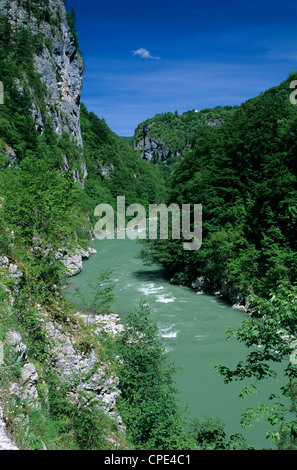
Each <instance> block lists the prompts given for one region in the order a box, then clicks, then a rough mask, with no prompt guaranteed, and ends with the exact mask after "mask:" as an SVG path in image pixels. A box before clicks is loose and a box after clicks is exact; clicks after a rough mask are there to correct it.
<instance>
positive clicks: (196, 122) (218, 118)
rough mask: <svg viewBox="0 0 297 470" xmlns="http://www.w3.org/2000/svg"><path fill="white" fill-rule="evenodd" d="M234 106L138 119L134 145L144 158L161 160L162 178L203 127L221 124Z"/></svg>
mask: <svg viewBox="0 0 297 470" xmlns="http://www.w3.org/2000/svg"><path fill="white" fill-rule="evenodd" d="M235 109H236V106H234V107H232V106H223V107H221V106H217V107H215V108H213V109H208V108H206V109H203V110H201V111H198V110H192V111H187V112H186V113H183V114H178V112H177V111H175V113H171V112H168V113H163V114H157V115H156V116H154V117H153V118H150V119H147V120H146V121H144V122H142V123H140V124H139V125H138V126H137V128H136V129H135V133H134V136H133V140H132V145H133V148H134V149H135V150H136V151H137V153H138V154H139V156H141V158H143V159H144V160H148V161H151V162H153V163H160V170H161V171H162V173H163V175H164V176H165V178H167V177H168V176H169V175H170V173H171V172H172V171H173V170H174V168H175V166H176V165H177V164H178V162H179V160H180V158H181V157H182V156H184V155H185V154H186V153H187V152H188V151H189V150H191V149H192V148H193V147H194V146H195V143H196V141H197V139H198V138H199V134H200V132H203V129H204V127H206V126H211V127H215V128H218V127H220V126H222V125H223V124H224V123H225V122H226V121H228V119H229V118H230V116H232V114H233V112H234V111H235Z"/></svg>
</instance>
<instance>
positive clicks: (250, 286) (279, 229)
mask: <svg viewBox="0 0 297 470" xmlns="http://www.w3.org/2000/svg"><path fill="white" fill-rule="evenodd" d="M294 79H296V73H291V74H290V77H289V78H288V79H287V80H285V81H284V82H283V83H281V84H280V85H279V86H277V87H273V88H271V89H269V90H267V91H266V92H265V93H261V94H260V95H259V96H258V97H255V98H253V99H251V100H248V101H247V102H246V103H243V104H242V105H241V106H240V107H239V108H238V109H236V110H235V112H234V113H233V114H232V116H231V117H230V119H229V120H228V122H226V124H225V125H224V126H221V127H219V128H216V127H210V126H207V127H205V128H204V129H203V131H202V132H201V134H200V136H199V139H198V140H197V143H196V145H195V147H194V149H193V150H192V151H190V152H189V153H188V154H187V155H186V156H185V157H184V159H183V160H182V161H181V162H180V164H179V165H178V166H177V167H176V169H175V172H174V174H173V175H172V178H171V181H170V188H171V189H170V195H169V202H175V203H178V204H179V205H181V204H190V203H191V204H202V205H203V243H202V248H201V249H200V250H198V251H195V252H191V253H185V252H184V251H183V249H182V245H181V244H180V243H179V242H178V241H170V240H169V241H168V242H167V241H159V242H153V243H152V244H151V250H150V249H148V250H146V249H145V253H144V256H145V257H146V258H152V259H154V260H157V261H161V262H163V263H164V264H165V265H166V266H167V267H168V269H169V270H170V271H171V274H172V275H174V277H175V280H176V281H177V282H181V283H186V284H188V285H191V283H192V282H193V281H195V282H194V285H195V287H196V288H200V290H211V291H221V293H223V294H225V295H226V296H227V297H229V298H230V299H231V300H232V302H233V303H241V302H244V301H245V300H244V299H245V296H246V295H248V294H253V293H257V294H260V295H263V296H266V295H268V292H269V290H270V289H274V288H275V287H276V286H277V285H278V283H280V282H282V283H283V282H288V283H293V282H295V280H296V275H297V255H296V253H297V246H296V237H295V230H294V227H295V224H296V204H297V196H296V194H297V192H296V189H297V180H296V178H297V175H296V120H297V113H296V105H294V104H292V103H291V102H290V94H291V89H290V84H291V82H292V80H294ZM196 278H199V279H198V282H196Z"/></svg>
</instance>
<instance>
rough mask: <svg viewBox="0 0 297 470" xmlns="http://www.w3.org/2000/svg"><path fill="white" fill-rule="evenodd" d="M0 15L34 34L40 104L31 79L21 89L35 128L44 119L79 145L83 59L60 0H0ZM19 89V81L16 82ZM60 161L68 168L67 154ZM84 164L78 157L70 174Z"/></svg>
mask: <svg viewBox="0 0 297 470" xmlns="http://www.w3.org/2000/svg"><path fill="white" fill-rule="evenodd" d="M0 15H3V16H5V17H6V18H8V20H9V23H10V25H11V28H12V30H16V29H21V28H27V29H29V30H30V31H31V33H32V34H33V35H34V37H35V41H36V44H39V47H35V51H34V68H35V71H36V73H38V74H39V75H40V79H41V81H42V83H43V85H44V86H45V93H44V96H43V101H44V104H45V110H44V109H42V108H41V105H40V101H39V100H38V99H37V97H36V94H35V93H34V90H33V89H32V86H31V83H30V81H29V80H27V83H26V87H25V90H24V92H25V93H26V94H30V97H31V101H32V116H33V117H34V120H35V125H36V129H37V130H38V131H39V132H40V133H42V132H43V131H44V128H45V122H50V125H51V127H52V129H53V130H54V132H55V133H56V134H58V135H60V136H62V135H63V134H64V133H66V134H67V135H69V136H70V138H71V139H72V140H73V142H74V143H75V144H77V145H78V147H80V148H82V146H83V143H82V137H81V128H80V104H81V91H82V83H83V69H84V63H83V59H82V57H81V55H80V53H79V51H78V45H77V41H76V38H75V36H74V34H73V32H72V31H71V28H70V26H69V21H68V19H67V14H66V10H65V5H64V2H63V0H46V1H45V0H40V1H39V0H37V1H36V0H35V1H34V2H29V1H27V0H12V1H11V0H0ZM18 86H19V88H20V89H22V88H24V85H23V84H19V85H18ZM64 165H65V168H66V169H69V162H68V160H67V156H66V155H65V158H64ZM86 174H87V170H86V165H85V163H84V162H83V159H82V161H81V165H80V168H79V167H78V168H76V169H75V170H74V176H75V177H76V178H78V177H79V176H80V177H82V179H83V178H85V177H86Z"/></svg>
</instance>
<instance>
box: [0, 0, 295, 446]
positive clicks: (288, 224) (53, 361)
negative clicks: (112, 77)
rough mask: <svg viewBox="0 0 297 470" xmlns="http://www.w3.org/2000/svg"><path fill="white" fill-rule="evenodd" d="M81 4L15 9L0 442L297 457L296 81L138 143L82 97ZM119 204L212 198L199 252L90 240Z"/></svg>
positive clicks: (21, 2) (166, 241)
mask: <svg viewBox="0 0 297 470" xmlns="http://www.w3.org/2000/svg"><path fill="white" fill-rule="evenodd" d="M65 3H66V2H64V1H63V0H46V1H44V0H34V1H32V0H31V1H29V0H13V1H7V0H0V33H1V34H0V64H1V69H0V73H1V76H0V79H1V85H3V90H4V96H3V100H1V104H0V348H1V350H0V358H1V363H0V449H3V450H5V449H7V450H15V449H20V450H106V451H108V450H137V451H141V450H162V451H165V450H181V449H183V450H184V449H187V450H194V451H196V450H206V449H211V450H235V449H236V450H237V449H249V448H251V447H253V448H255V449H263V448H266V447H267V448H269V449H271V448H272V447H274V446H276V447H277V448H280V449H283V448H284V449H288V448H289V449H296V444H295V436H296V435H297V427H296V426H297V425H296V394H295V385H296V376H297V369H296V364H293V363H292V362H290V357H291V352H292V349H291V344H292V341H293V340H294V339H295V338H296V335H297V330H296V311H297V308H296V299H297V293H296V285H295V282H296V275H297V263H296V253H297V242H296V237H295V227H296V220H297V215H296V214H297V210H296V207H297V196H296V194H297V193H296V189H297V171H296V168H297V166H296V150H297V145H296V138H295V135H296V131H295V129H296V123H297V115H296V107H294V105H292V103H291V102H290V99H289V97H290V93H291V92H292V88H291V87H290V84H291V82H292V81H293V80H294V79H296V77H297V72H294V71H292V72H291V73H290V75H289V77H288V78H287V79H286V80H285V81H283V82H282V83H281V84H280V85H278V86H275V87H273V88H271V89H268V90H266V91H265V92H263V93H261V94H260V95H259V96H257V97H255V98H252V99H250V100H247V101H246V102H245V103H243V104H242V105H240V106H234V107H233V106H223V107H220V106H218V107H215V108H213V109H205V110H202V111H199V112H196V111H195V110H192V111H188V112H186V113H183V114H181V115H179V114H178V113H177V112H175V113H170V112H165V113H164V114H158V115H156V116H155V117H152V118H150V119H148V120H146V121H144V122H143V123H140V124H139V126H138V127H137V128H136V130H135V135H134V137H133V138H131V139H128V140H127V139H124V138H121V137H120V136H118V135H116V134H115V133H114V132H112V131H111V129H110V128H109V127H108V125H107V123H106V122H105V120H104V119H100V118H99V117H98V116H97V115H96V114H95V113H94V112H90V111H88V109H87V107H86V106H85V105H84V104H83V103H82V102H81V99H82V98H81V96H82V84H83V71H84V62H83V59H82V53H81V51H80V48H79V40H78V35H77V31H76V29H75V15H74V14H73V13H71V12H67V11H66V7H65ZM2 101H3V103H2ZM118 197H120V198H122V200H123V201H124V205H125V207H124V209H127V208H129V207H131V206H133V205H137V207H140V206H141V207H142V208H143V209H144V211H145V214H146V213H147V210H148V209H149V208H150V207H151V205H154V207H155V206H156V205H159V204H162V203H163V204H167V206H169V205H170V204H176V205H177V206H178V207H183V206H185V205H188V206H189V207H195V205H203V241H202V245H201V246H200V245H199V249H197V250H185V249H184V245H183V243H184V240H183V239H182V238H177V237H170V235H171V234H172V231H173V228H174V227H172V226H169V227H168V229H169V236H168V237H167V238H166V237H165V238H157V237H153V239H147V240H144V243H143V244H142V245H138V244H137V243H136V241H135V240H131V239H130V238H129V237H121V236H119V237H118V239H116V237H114V238H115V239H109V240H108V239H107V240H94V237H95V235H96V233H95V231H94V230H95V227H96V223H98V217H102V216H103V212H104V211H101V212H100V213H98V212H96V207H98V205H101V204H104V205H105V207H107V206H108V207H110V208H111V210H112V213H113V214H114V215H117V216H121V214H119V212H120V211H119V207H118V206H117V198H118ZM132 215H133V214H132V213H126V212H125V211H124V216H126V217H122V219H123V222H124V225H125V223H129V222H131V217H132ZM191 215H192V216H193V215H194V214H193V213H192V214H191ZM100 220H101V226H100V228H102V219H100ZM105 225H106V224H105ZM128 227H129V226H128ZM190 228H191V231H190V233H191V234H193V233H195V232H194V231H193V225H191V226H190ZM111 229H113V227H111ZM121 238H122V239H121ZM76 289H78V290H76ZM74 292H76V294H77V295H78V299H79V300H77V295H76V297H75V298H73V293H74ZM198 294H200V295H198ZM116 297H118V300H117V301H115V298H116ZM140 300H142V301H143V302H141V303H140V305H139V302H140ZM232 307H233V308H232ZM235 307H236V308H235ZM226 328H231V329H235V330H237V329H238V330H237V332H235V333H234V332H233V335H231V337H230V339H229V341H227V338H226ZM236 340H237V341H236ZM171 361H173V362H174V364H175V365H176V366H182V370H181V371H176V370H175V367H173V366H172V364H171ZM275 363H276V366H274V364H275ZM216 364H218V365H219V369H218V370H219V373H218V371H217V372H216V373H214V369H215V368H216ZM274 367H275V369H276V372H275V371H274V370H273V369H274ZM230 368H231V369H230ZM232 368H233V370H232ZM220 375H221V376H220ZM175 380H176V381H177V385H178V387H177V388H178V389H179V390H180V392H181V398H180V400H179V399H178V398H177V397H178V393H177V390H176V386H175ZM237 380H238V382H237V383H236V381H237ZM272 384H273V385H272ZM279 384H281V389H279ZM244 386H246V387H245V388H244V390H243V392H242V393H241V394H242V395H244V396H245V395H248V398H247V401H246V403H247V404H248V405H251V406H250V407H249V408H248V410H247V411H245V410H246V405H245V403H242V405H243V406H241V403H240V404H239V402H238V406H237V396H238V394H239V393H240V392H241V390H242V389H243V387H244ZM257 388H259V390H260V394H259V396H258V397H257V400H253V399H254V396H255V394H256V391H257ZM278 395H279V396H280V397H281V398H279V397H278ZM283 396H284V397H285V399H286V400H287V401H288V404H286V405H284V401H283ZM262 400H263V401H264V403H262ZM286 403H287V402H286ZM187 405H188V413H186V412H185V409H184V408H185V407H186V406H187ZM242 413H243V414H244V418H245V423H249V422H250V421H252V420H253V419H256V420H257V419H258V418H259V416H261V417H263V416H265V414H266V415H267V416H268V423H265V421H264V423H262V424H261V425H259V426H258V425H255V428H254V429H256V431H253V430H252V431H251V433H249V431H248V430H247V429H245V430H244V432H243V434H244V439H242V438H241V436H238V434H239V433H241V427H240V416H241V414H242ZM188 414H189V415H190V417H188ZM189 418H190V419H189ZM195 418H197V419H196V420H195ZM209 418H210V419H209ZM221 420H222V422H221ZM224 423H226V428H225V426H224ZM266 432H268V434H269V437H270V438H271V440H268V441H267V440H266V435H265V433H266Z"/></svg>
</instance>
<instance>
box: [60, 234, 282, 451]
mask: <svg viewBox="0 0 297 470" xmlns="http://www.w3.org/2000/svg"><path fill="white" fill-rule="evenodd" d="M91 246H92V247H93V248H95V249H96V250H97V252H98V254H97V255H95V256H92V257H90V259H89V260H87V261H86V262H84V266H83V270H82V272H81V273H80V274H79V275H78V276H75V277H73V278H71V279H69V282H70V287H69V289H67V295H68V296H69V297H70V298H72V296H73V293H74V291H75V288H76V287H80V288H83V289H84V292H85V294H87V293H88V287H87V284H88V281H89V280H91V279H92V280H94V279H95V278H96V277H97V276H98V275H99V273H100V271H102V270H104V269H106V268H110V269H112V270H113V272H112V275H111V278H112V280H113V281H114V282H115V293H116V297H117V301H116V303H115V305H114V310H115V311H116V312H117V313H118V314H119V316H120V317H122V318H123V315H125V313H128V312H129V311H132V310H134V308H136V307H137V306H138V304H139V301H140V300H144V301H145V302H146V303H148V305H149V306H150V310H151V315H152V319H153V320H154V321H155V323H156V324H157V326H158V328H159V332H160V336H162V338H163V340H164V342H165V345H166V349H167V352H168V355H169V358H170V360H171V361H172V362H174V364H175V365H176V366H177V367H179V368H180V369H179V370H178V372H177V374H176V376H175V380H176V383H177V387H178V388H179V390H180V402H181V404H182V407H184V408H187V413H188V414H189V415H190V416H191V417H198V418H199V419H203V418H204V416H211V417H218V418H219V419H221V420H222V421H223V422H224V423H226V431H227V432H228V433H242V432H243V433H244V435H245V436H246V438H247V442H248V443H252V445H254V446H255V447H256V448H258V449H262V448H264V447H269V445H270V443H269V442H268V441H266V436H265V431H266V424H265V423H259V424H256V425H255V427H254V428H252V430H249V429H245V430H243V429H242V427H241V425H240V417H241V414H242V413H243V412H244V410H245V409H246V408H247V406H250V405H254V404H255V403H257V402H259V400H262V399H263V401H265V400H266V398H267V396H268V395H269V394H270V393H272V391H273V390H275V389H276V387H275V384H274V383H272V382H267V383H264V384H263V387H262V388H261V390H262V391H261V395H260V396H259V397H250V398H249V399H248V400H244V401H243V400H239V398H238V395H239V393H240V391H241V390H242V389H243V388H244V386H245V384H244V383H231V384H228V385H226V384H224V383H223V379H222V377H220V376H219V375H218V374H217V373H215V365H216V364H217V363H220V364H225V365H227V366H230V367H232V365H235V362H236V363H237V361H238V360H240V358H244V357H245V354H246V350H245V348H244V347H243V346H242V345H241V344H239V343H238V342H236V341H235V339H230V340H229V341H227V339H226V332H227V328H229V327H230V328H231V327H232V328H236V327H240V325H241V323H242V321H243V320H244V319H245V318H246V316H247V314H246V313H245V312H243V311H241V310H235V309H234V308H232V306H231V305H229V304H228V303H227V302H225V301H224V300H223V299H222V298H221V297H220V296H218V295H217V296H211V295H208V294H204V295H196V293H195V291H194V290H193V289H192V288H188V287H181V286H179V285H174V284H171V283H170V280H169V279H168V278H167V277H166V276H165V272H164V269H163V268H162V267H161V266H157V265H153V266H149V267H148V266H144V265H143V264H142V262H141V260H140V259H139V258H137V255H138V253H139V251H140V246H139V244H137V242H136V241H135V240H130V239H125V240H102V241H98V240H93V241H92V242H91Z"/></svg>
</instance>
